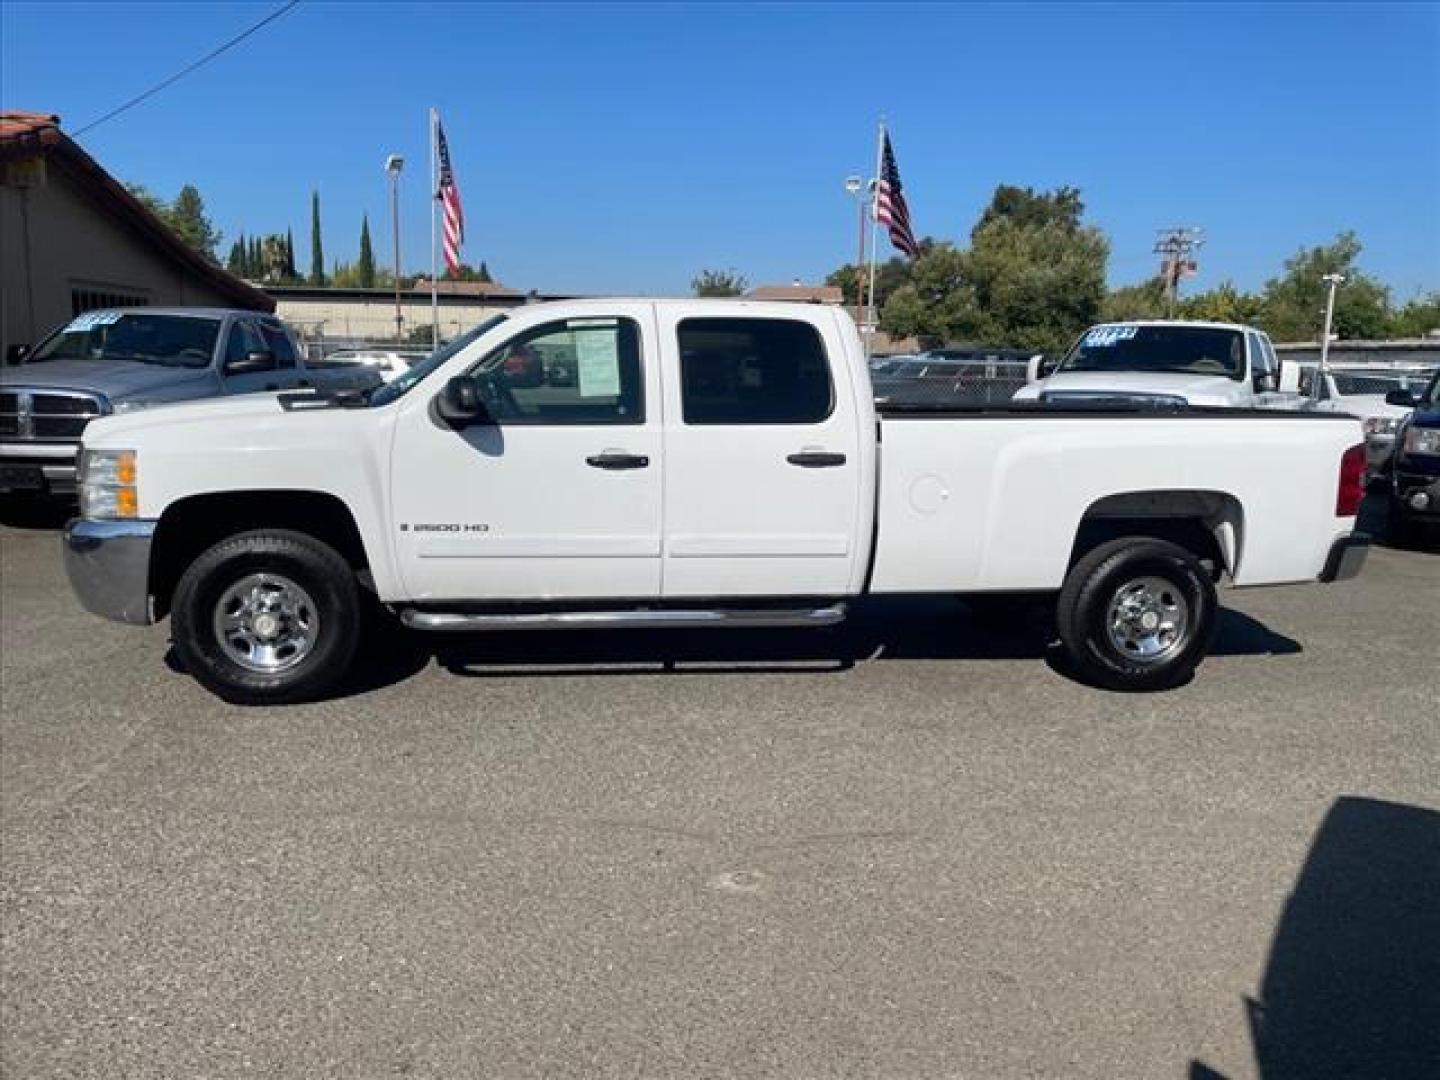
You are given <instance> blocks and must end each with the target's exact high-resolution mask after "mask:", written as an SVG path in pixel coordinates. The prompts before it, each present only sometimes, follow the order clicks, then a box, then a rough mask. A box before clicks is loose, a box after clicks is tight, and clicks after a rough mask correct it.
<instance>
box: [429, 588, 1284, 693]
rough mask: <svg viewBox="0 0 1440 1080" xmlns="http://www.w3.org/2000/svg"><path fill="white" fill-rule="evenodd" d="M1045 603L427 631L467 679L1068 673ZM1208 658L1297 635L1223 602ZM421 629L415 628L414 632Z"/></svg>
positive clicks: (878, 601) (1257, 650) (889, 605)
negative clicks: (685, 624)
mask: <svg viewBox="0 0 1440 1080" xmlns="http://www.w3.org/2000/svg"><path fill="white" fill-rule="evenodd" d="M1050 622H1051V620H1050V616H1049V609H1048V606H1047V605H1046V604H1044V603H1043V602H1035V601H1034V600H1031V599H1026V598H1021V599H1017V600H1016V601H1015V605H1014V607H1013V609H1011V610H1009V611H1005V612H1003V613H997V612H996V611H995V609H994V607H993V606H992V605H989V604H987V605H985V607H984V609H983V617H980V618H977V617H975V613H974V612H972V611H970V610H969V609H968V606H967V605H966V603H965V602H964V601H963V600H960V599H959V598H955V597H895V598H879V597H874V598H869V599H867V600H865V601H863V602H859V603H856V604H854V605H853V606H852V611H851V616H850V618H849V619H848V620H847V621H846V622H845V623H844V624H842V625H841V626H839V627H835V628H832V629H829V630H747V631H744V632H727V631H724V630H666V631H648V630H625V631H614V632H608V633H607V632H604V631H595V630H575V631H570V630H564V631H545V632H543V633H537V632H535V631H505V632H499V633H492V634H484V635H466V636H461V637H456V638H445V637H441V636H439V635H428V636H427V637H426V640H425V642H424V647H428V648H429V649H430V650H431V651H432V653H433V656H434V658H435V660H436V662H437V663H439V664H440V666H441V667H444V668H445V669H446V670H448V671H450V672H451V673H453V674H455V675H461V676H465V677H470V678H516V677H518V678H535V677H546V676H556V675H576V674H586V675H592V674H596V675H605V674H613V675H618V674H628V673H633V672H635V671H637V670H645V671H668V672H675V673H684V672H687V671H704V672H706V673H714V672H716V671H720V672H727V671H728V672H736V673H745V672H752V673H753V672H775V673H788V674H797V675H805V674H809V675H815V674H825V673H829V672H835V671H844V670H846V669H848V668H851V667H853V666H854V665H855V664H857V663H859V662H861V661H877V660H879V661H883V660H1041V661H1045V662H1046V663H1047V664H1049V665H1050V666H1051V668H1052V669H1053V670H1056V671H1059V672H1060V673H1061V674H1063V675H1065V676H1066V677H1068V678H1073V677H1074V676H1073V674H1072V673H1071V672H1070V670H1069V669H1068V667H1067V665H1066V664H1065V661H1064V654H1063V650H1062V649H1061V648H1060V646H1059V645H1058V643H1057V642H1056V641H1055V639H1054V635H1053V632H1052V629H1051V626H1050ZM1219 624H1220V625H1219V630H1218V632H1217V634H1216V640H1215V645H1214V647H1213V649H1212V650H1211V655H1212V656H1276V655H1285V654H1293V653H1298V652H1300V651H1301V647H1300V645H1299V643H1298V642H1296V641H1294V640H1293V639H1291V638H1288V637H1285V636H1284V635H1283V634H1278V633H1276V632H1274V631H1273V630H1271V629H1269V628H1268V627H1266V626H1265V625H1264V624H1262V623H1260V622H1258V621H1256V620H1255V619H1252V618H1251V617H1250V616H1248V615H1245V614H1242V613H1241V612H1238V611H1232V610H1230V609H1222V610H1221V612H1220V615H1219ZM417 636H418V635H417Z"/></svg>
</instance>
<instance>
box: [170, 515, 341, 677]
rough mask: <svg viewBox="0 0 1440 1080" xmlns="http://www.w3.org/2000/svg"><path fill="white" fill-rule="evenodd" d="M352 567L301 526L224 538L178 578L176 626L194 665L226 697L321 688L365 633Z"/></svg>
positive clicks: (181, 647) (179, 643)
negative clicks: (302, 531)
mask: <svg viewBox="0 0 1440 1080" xmlns="http://www.w3.org/2000/svg"><path fill="white" fill-rule="evenodd" d="M361 610H362V609H361V603H360V593H359V588H358V585H357V583H356V580H355V574H354V571H352V570H351V568H350V566H349V564H347V563H346V561H345V560H344V559H343V558H342V557H341V556H340V554H339V553H338V552H336V551H335V549H334V548H332V547H330V546H329V545H327V544H324V543H322V542H320V541H319V540H316V539H315V538H314V537H310V536H306V535H305V534H303V533H298V532H290V531H288V530H283V529H261V530H255V531H253V532H244V533H239V534H237V535H235V536H231V537H228V538H227V539H225V540H222V541H220V542H219V543H218V544H216V545H215V546H214V547H212V548H210V549H209V550H207V551H205V552H204V553H203V554H201V555H200V557H199V558H197V559H196V560H195V561H194V562H193V563H191V564H190V567H189V569H187V570H186V571H185V573H184V575H183V576H182V577H181V579H180V582H179V584H178V585H177V586H176V588H175V597H174V602H173V604H172V606H171V628H172V636H173V639H174V643H175V649H176V651H177V652H178V653H179V654H180V659H181V661H182V662H183V663H184V664H185V667H186V668H187V669H188V670H189V672H190V673H191V674H192V675H194V676H195V678H196V679H197V680H198V681H199V682H200V683H201V684H203V685H204V686H205V687H207V688H208V689H210V690H212V691H213V692H214V693H216V694H218V695H219V696H220V697H222V698H224V699H225V700H226V701H231V702H235V703H237V704H242V705H272V704H273V705H278V704H286V703H289V702H294V701H301V700H305V699H308V698H313V697H316V696H318V695H320V694H322V693H324V692H325V691H326V690H328V689H329V688H330V687H332V686H333V685H334V684H335V683H336V682H337V681H338V680H339V679H340V678H341V677H342V676H343V675H344V674H345V671H346V669H348V668H349V666H350V661H351V659H352V658H353V657H354V655H355V648H356V644H357V643H358V641H359V637H360V623H361Z"/></svg>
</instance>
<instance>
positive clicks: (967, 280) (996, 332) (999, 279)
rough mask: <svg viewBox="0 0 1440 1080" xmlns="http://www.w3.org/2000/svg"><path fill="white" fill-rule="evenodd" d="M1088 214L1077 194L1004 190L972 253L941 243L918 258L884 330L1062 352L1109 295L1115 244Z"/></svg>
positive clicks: (974, 236) (975, 236)
mask: <svg viewBox="0 0 1440 1080" xmlns="http://www.w3.org/2000/svg"><path fill="white" fill-rule="evenodd" d="M1084 210H1085V207H1084V204H1083V203H1082V202H1081V201H1080V193H1079V192H1078V191H1077V190H1076V189H1075V188H1068V187H1062V188H1059V189H1058V190H1056V191H1054V192H1036V191H1033V190H1032V189H1030V188H1017V187H1013V186H1010V185H1004V184H1002V185H1001V186H1000V187H998V188H996V189H995V195H994V196H993V198H992V199H991V201H990V205H989V206H987V207H986V209H985V211H984V212H983V213H982V214H981V215H980V219H979V221H978V222H977V223H976V225H975V228H974V230H972V232H971V234H970V247H969V249H968V250H965V251H961V250H959V249H956V248H953V247H951V246H950V245H937V246H936V247H934V248H933V249H932V250H930V251H929V252H926V253H924V254H922V255H921V256H920V258H918V259H916V260H915V262H914V265H913V267H912V268H911V282H910V284H908V285H904V286H901V287H900V288H898V289H896V290H895V292H894V293H893V294H892V295H891V296H890V298H889V300H888V302H887V303H886V304H885V307H884V309H883V311H882V313H881V317H880V328H881V329H882V330H885V331H886V332H887V333H890V334H894V335H897V336H902V337H903V336H908V335H911V334H914V335H917V336H919V337H921V338H922V339H925V340H936V339H941V340H945V341H969V342H975V343H983V344H990V345H1012V346H1019V347H1022V348H1027V349H1037V350H1041V349H1043V350H1046V351H1059V350H1061V349H1063V348H1065V347H1066V346H1067V345H1069V344H1070V342H1071V341H1073V340H1074V338H1075V336H1076V335H1077V334H1078V333H1079V332H1080V331H1081V330H1083V329H1084V328H1085V327H1086V326H1088V325H1090V324H1091V323H1093V322H1095V321H1096V320H1097V319H1098V318H1099V315H1100V311H1101V306H1102V304H1103V303H1104V301H1105V295H1106V292H1105V263H1106V260H1107V259H1108V258H1109V254H1110V244H1109V241H1107V240H1106V239H1105V236H1104V234H1102V233H1101V232H1100V230H1099V229H1096V228H1094V227H1092V226H1086V225H1085V224H1084V223H1083V221H1082V216H1083V214H1084Z"/></svg>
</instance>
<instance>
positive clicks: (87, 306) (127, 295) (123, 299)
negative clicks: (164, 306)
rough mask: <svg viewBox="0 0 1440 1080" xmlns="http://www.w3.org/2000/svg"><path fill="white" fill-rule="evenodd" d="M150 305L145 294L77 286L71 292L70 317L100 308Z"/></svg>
mask: <svg viewBox="0 0 1440 1080" xmlns="http://www.w3.org/2000/svg"><path fill="white" fill-rule="evenodd" d="M148 303H149V300H147V299H146V298H145V296H144V294H143V293H136V292H117V291H116V290H115V289H114V288H113V287H106V286H103V285H102V286H90V285H80V286H75V287H74V288H72V289H71V290H70V315H71V316H72V317H74V316H76V315H79V314H81V313H82V312H86V311H95V310H97V309H99V308H120V307H144V306H145V305H146V304H148Z"/></svg>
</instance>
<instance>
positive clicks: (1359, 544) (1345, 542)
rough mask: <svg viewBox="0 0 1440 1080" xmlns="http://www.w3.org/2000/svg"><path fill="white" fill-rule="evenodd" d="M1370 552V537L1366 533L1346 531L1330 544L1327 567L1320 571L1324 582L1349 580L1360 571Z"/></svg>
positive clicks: (1326, 561)
mask: <svg viewBox="0 0 1440 1080" xmlns="http://www.w3.org/2000/svg"><path fill="white" fill-rule="evenodd" d="M1369 554H1370V537H1368V536H1367V535H1365V534H1364V533H1346V534H1345V535H1344V536H1341V537H1337V538H1336V540H1335V542H1334V543H1333V544H1331V545H1330V555H1329V557H1328V558H1327V559H1326V560H1325V569H1323V570H1321V571H1320V580H1321V581H1323V582H1331V581H1349V580H1350V579H1351V578H1353V577H1355V576H1356V575H1357V574H1359V573H1360V568H1361V567H1362V566H1364V565H1365V557H1366V556H1367V555H1369Z"/></svg>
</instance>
